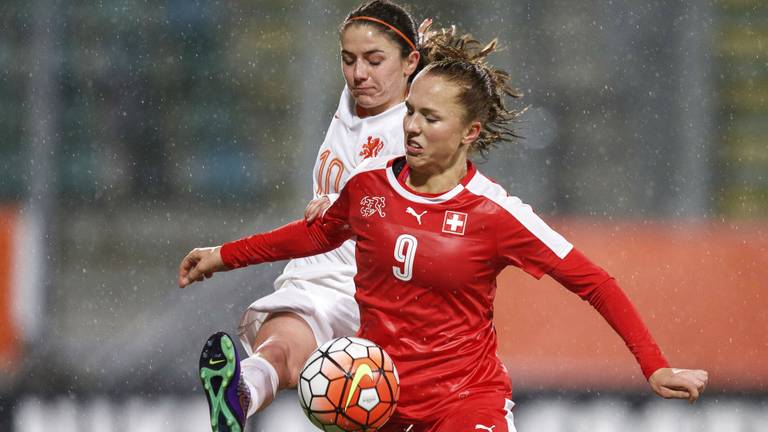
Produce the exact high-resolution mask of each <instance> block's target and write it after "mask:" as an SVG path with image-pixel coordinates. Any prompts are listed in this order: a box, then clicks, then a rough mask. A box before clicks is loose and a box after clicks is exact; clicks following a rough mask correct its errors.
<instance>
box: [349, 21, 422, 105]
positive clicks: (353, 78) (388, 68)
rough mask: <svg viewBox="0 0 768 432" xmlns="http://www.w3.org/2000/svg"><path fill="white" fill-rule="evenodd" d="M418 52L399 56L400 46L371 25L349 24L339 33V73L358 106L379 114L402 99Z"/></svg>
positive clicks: (415, 63)
mask: <svg viewBox="0 0 768 432" xmlns="http://www.w3.org/2000/svg"><path fill="white" fill-rule="evenodd" d="M418 60H419V54H418V53H417V52H413V53H411V54H410V55H409V56H408V57H407V58H405V59H404V58H402V57H401V56H400V47H399V46H398V45H397V44H396V43H394V42H392V40H391V39H389V37H388V36H387V35H385V34H384V33H382V32H381V31H379V30H378V29H376V28H375V27H373V26H370V25H365V24H352V25H350V26H348V27H347V28H346V29H345V30H344V31H343V32H342V34H341V71H342V72H343V74H344V79H345V80H346V81H347V86H348V87H349V90H350V91H351V92H352V96H353V97H354V98H355V102H356V103H357V106H358V107H360V108H363V109H365V111H366V113H367V114H368V115H376V114H380V113H382V112H384V111H386V110H387V109H389V108H390V107H392V106H394V105H396V104H398V103H400V102H402V101H403V99H404V98H405V92H406V89H407V88H408V77H409V76H410V75H411V74H412V73H413V71H414V70H415V69H416V65H417V63H418Z"/></svg>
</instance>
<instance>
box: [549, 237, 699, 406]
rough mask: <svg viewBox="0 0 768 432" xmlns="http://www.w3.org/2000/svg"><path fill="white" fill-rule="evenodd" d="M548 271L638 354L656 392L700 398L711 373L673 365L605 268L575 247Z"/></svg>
mask: <svg viewBox="0 0 768 432" xmlns="http://www.w3.org/2000/svg"><path fill="white" fill-rule="evenodd" d="M548 274H549V275H550V276H552V278H554V279H555V280H557V281H558V282H559V283H560V284H561V285H563V286H564V287H566V288H567V289H568V290H570V291H571V292H573V293H575V294H577V295H578V296H579V297H581V298H582V299H583V300H585V301H587V302H589V304H590V305H592V306H593V307H594V308H595V309H596V310H597V311H598V312H599V313H600V315H602V316H603V318H604V319H605V320H606V321H607V322H608V324H609V325H610V326H611V327H612V328H613V329H614V330H615V331H616V333H618V334H619V336H621V338H622V339H623V340H624V342H625V343H626V345H627V347H628V348H629V350H630V351H631V352H632V354H633V355H634V356H635V358H636V359H637V362H638V363H639V364H640V368H641V369H642V371H643V375H645V377H646V379H647V380H648V383H649V384H650V385H651V388H652V389H653V391H654V392H656V394H658V395H659V396H661V397H664V398H674V399H688V400H689V402H691V403H693V402H695V401H696V399H698V398H699V395H700V394H701V392H702V391H704V388H705V387H706V385H707V381H708V379H709V377H708V374H707V372H706V371H704V370H688V369H673V368H670V367H669V363H668V362H667V359H666V358H665V357H664V355H663V354H662V352H661V349H660V348H659V346H658V345H657V344H656V341H655V340H654V339H653V336H652V335H651V333H650V331H649V330H648V328H647V326H646V325H645V323H644V322H643V320H642V318H641V317H640V313H639V312H638V311H637V309H636V308H635V306H634V305H633V304H632V302H631V301H630V299H629V298H628V297H627V295H626V294H625V293H624V291H623V290H622V289H621V288H620V287H619V285H618V284H617V283H616V280H615V279H614V278H613V277H611V276H610V275H609V274H608V273H607V272H606V271H605V270H603V269H602V268H600V267H599V266H597V265H596V264H594V263H593V262H592V261H590V260H589V259H588V258H587V257H586V256H584V254H582V253H581V252H580V251H578V250H576V249H573V250H571V251H570V252H569V253H568V255H567V256H565V258H563V259H562V260H561V261H560V263H559V264H558V265H557V266H556V267H555V268H554V269H552V270H551V271H549V272H548Z"/></svg>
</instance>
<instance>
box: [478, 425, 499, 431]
mask: <svg viewBox="0 0 768 432" xmlns="http://www.w3.org/2000/svg"><path fill="white" fill-rule="evenodd" d="M495 427H496V425H493V426H491V427H488V426H483V425H481V424H476V425H475V429H476V430H477V429H484V430H487V431H488V432H493V428H495Z"/></svg>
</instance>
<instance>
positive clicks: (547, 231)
mask: <svg viewBox="0 0 768 432" xmlns="http://www.w3.org/2000/svg"><path fill="white" fill-rule="evenodd" d="M467 190H469V191H470V192H472V193H473V194H475V195H479V196H483V197H485V198H488V199H489V200H491V201H493V202H494V203H496V204H498V205H499V207H501V208H503V209H504V210H506V211H507V213H509V214H510V215H511V216H512V217H514V218H515V219H516V220H517V221H518V222H520V224H522V225H523V226H524V227H525V229H527V230H528V231H530V232H531V234H533V235H534V236H536V238H538V239H539V240H540V241H541V242H542V243H544V245H545V246H547V247H548V248H549V249H550V250H551V251H552V252H553V253H554V254H555V255H557V257H558V258H560V259H563V258H565V256H566V255H568V252H570V251H571V249H573V245H572V244H571V243H570V242H568V240H566V239H565V237H563V236H562V235H560V234H559V233H558V232H557V231H555V230H553V229H552V228H551V227H550V226H549V225H547V224H546V222H544V221H543V220H542V219H541V218H540V217H539V216H538V215H536V213H534V212H533V209H532V208H531V206H529V205H528V204H525V203H523V202H522V201H521V200H520V198H518V197H514V196H509V195H508V194H507V191H505V190H504V188H503V187H501V186H499V185H498V184H496V183H494V182H492V181H491V180H490V179H488V177H485V176H484V175H482V174H480V173H477V175H475V177H474V178H473V179H472V180H471V181H470V182H469V183H468V184H467Z"/></svg>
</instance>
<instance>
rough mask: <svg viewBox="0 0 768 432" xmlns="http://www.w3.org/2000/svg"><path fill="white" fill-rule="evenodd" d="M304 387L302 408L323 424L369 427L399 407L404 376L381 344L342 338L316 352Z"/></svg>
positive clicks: (351, 430)
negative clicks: (398, 402)
mask: <svg viewBox="0 0 768 432" xmlns="http://www.w3.org/2000/svg"><path fill="white" fill-rule="evenodd" d="M298 387H299V401H300V403H301V408H302V409H303V410H304V413H305V414H306V415H307V417H309V420H310V421H311V422H312V423H313V424H314V425H315V426H317V427H318V428H320V429H322V430H324V431H326V432H341V431H345V432H357V431H360V432H367V431H374V430H376V429H378V428H380V427H381V426H383V425H384V423H386V422H387V420H389V417H390V416H391V415H392V413H393V412H394V411H395V405H396V404H397V398H398V396H399V394H400V378H399V377H398V376H397V369H395V365H394V363H392V359H391V358H390V357H389V355H388V354H387V353H386V352H384V350H383V349H382V348H381V347H380V346H378V345H376V344H375V343H373V342H371V341H369V340H366V339H362V338H356V337H342V338H338V339H333V340H330V341H328V342H326V343H324V344H323V345H322V346H321V347H320V348H318V349H317V350H316V351H315V352H314V353H312V355H311V356H310V357H309V360H307V363H306V364H305V365H304V369H303V370H302V371H301V375H300V376H299V385H298Z"/></svg>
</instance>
